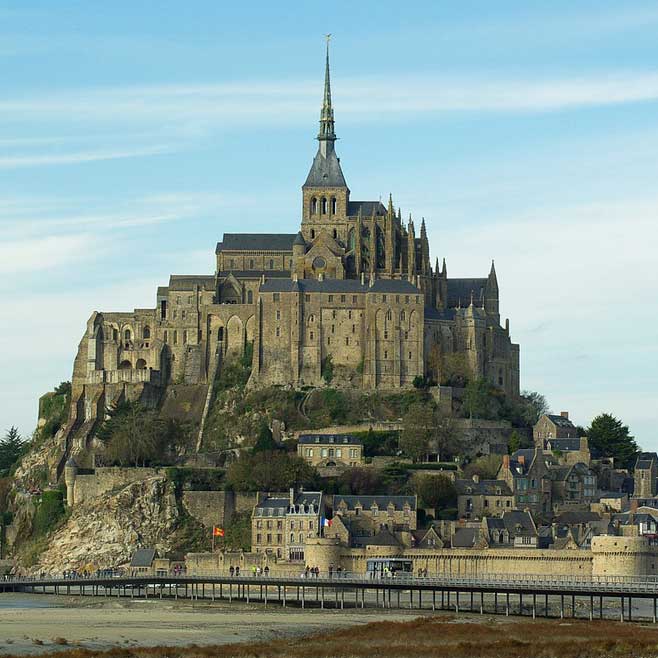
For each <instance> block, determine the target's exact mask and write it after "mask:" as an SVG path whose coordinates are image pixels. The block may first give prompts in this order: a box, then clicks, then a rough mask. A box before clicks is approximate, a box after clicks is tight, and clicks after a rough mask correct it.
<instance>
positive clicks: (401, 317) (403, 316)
mask: <svg viewBox="0 0 658 658" xmlns="http://www.w3.org/2000/svg"><path fill="white" fill-rule="evenodd" d="M405 318H406V315H405V313H404V311H400V322H404V321H405Z"/></svg>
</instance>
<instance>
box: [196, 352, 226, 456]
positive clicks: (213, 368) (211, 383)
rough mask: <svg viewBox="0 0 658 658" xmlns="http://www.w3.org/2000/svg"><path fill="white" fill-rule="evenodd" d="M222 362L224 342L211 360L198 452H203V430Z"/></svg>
mask: <svg viewBox="0 0 658 658" xmlns="http://www.w3.org/2000/svg"><path fill="white" fill-rule="evenodd" d="M221 363H222V344H221V343H219V344H218V345H217V346H216V347H215V354H214V357H213V358H212V359H211V361H210V369H209V372H208V392H207V393H206V402H205V404H204V405H203V413H202V414H201V422H200V423H199V435H198V437H197V440H196V451H197V453H199V452H201V446H202V445H203V430H204V429H205V426H206V418H207V417H208V412H209V411H210V405H211V403H212V396H213V390H214V388H215V379H216V377H217V373H218V372H219V370H220V367H221Z"/></svg>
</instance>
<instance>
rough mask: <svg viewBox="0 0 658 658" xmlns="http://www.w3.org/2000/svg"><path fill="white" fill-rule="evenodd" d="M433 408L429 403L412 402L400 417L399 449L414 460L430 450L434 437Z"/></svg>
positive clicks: (422, 456) (419, 459)
mask: <svg viewBox="0 0 658 658" xmlns="http://www.w3.org/2000/svg"><path fill="white" fill-rule="evenodd" d="M434 422H435V417H434V410H433V409H432V406H431V405H430V404H425V403H423V402H416V403H414V404H412V405H411V406H410V407H409V409H408V410H407V413H406V414H405V415H404V417H403V418H402V433H401V434H400V449H401V450H402V452H403V453H404V454H405V455H407V457H410V458H411V459H412V460H413V461H414V462H418V461H421V460H422V459H423V458H424V457H425V456H426V455H427V453H428V452H429V450H430V441H431V440H432V438H433V437H434V429H435V427H434Z"/></svg>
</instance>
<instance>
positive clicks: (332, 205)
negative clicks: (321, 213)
mask: <svg viewBox="0 0 658 658" xmlns="http://www.w3.org/2000/svg"><path fill="white" fill-rule="evenodd" d="M337 206H338V204H337V203H336V197H331V214H332V215H335V214H336V208H337ZM334 237H336V236H335V235H334Z"/></svg>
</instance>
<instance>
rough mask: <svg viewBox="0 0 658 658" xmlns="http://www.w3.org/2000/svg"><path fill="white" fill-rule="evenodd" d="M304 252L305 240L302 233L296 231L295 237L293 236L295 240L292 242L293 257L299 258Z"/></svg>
mask: <svg viewBox="0 0 658 658" xmlns="http://www.w3.org/2000/svg"><path fill="white" fill-rule="evenodd" d="M305 253H306V241H305V240H304V236H303V235H302V232H301V231H299V232H298V233H297V237H296V238H295V241H294V242H293V243H292V255H293V258H295V259H296V258H301V257H302V256H303V255H304V254H305Z"/></svg>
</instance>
